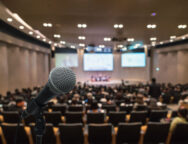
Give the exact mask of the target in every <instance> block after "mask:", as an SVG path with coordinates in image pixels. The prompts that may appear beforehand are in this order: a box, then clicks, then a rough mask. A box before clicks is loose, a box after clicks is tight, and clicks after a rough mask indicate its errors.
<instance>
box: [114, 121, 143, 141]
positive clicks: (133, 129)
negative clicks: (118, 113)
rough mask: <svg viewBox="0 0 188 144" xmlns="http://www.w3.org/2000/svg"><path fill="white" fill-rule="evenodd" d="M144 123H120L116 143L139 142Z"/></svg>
mask: <svg viewBox="0 0 188 144" xmlns="http://www.w3.org/2000/svg"><path fill="white" fill-rule="evenodd" d="M141 125H142V123H140V122H138V123H119V125H118V131H117V136H116V144H124V143H131V144H133V143H134V144H137V143H138V141H139V139H140V131H141Z"/></svg>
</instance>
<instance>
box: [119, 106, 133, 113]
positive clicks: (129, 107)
mask: <svg viewBox="0 0 188 144" xmlns="http://www.w3.org/2000/svg"><path fill="white" fill-rule="evenodd" d="M119 110H120V111H126V112H127V113H131V111H132V110H133V105H125V106H120V107H119Z"/></svg>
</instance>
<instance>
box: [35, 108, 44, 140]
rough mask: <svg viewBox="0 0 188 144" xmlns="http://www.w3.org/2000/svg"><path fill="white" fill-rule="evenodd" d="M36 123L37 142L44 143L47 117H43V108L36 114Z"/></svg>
mask: <svg viewBox="0 0 188 144" xmlns="http://www.w3.org/2000/svg"><path fill="white" fill-rule="evenodd" d="M35 118H36V124H35V134H36V144H42V138H43V135H44V134H45V130H46V128H45V124H46V122H45V119H44V117H43V110H42V108H40V110H39V111H38V112H37V113H36V114H35Z"/></svg>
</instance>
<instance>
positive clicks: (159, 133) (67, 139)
mask: <svg viewBox="0 0 188 144" xmlns="http://www.w3.org/2000/svg"><path fill="white" fill-rule="evenodd" d="M16 127H17V125H16V124H2V125H1V128H2V131H3V137H4V138H5V141H6V143H7V144H13V143H14V142H15V136H16V131H17V132H18V134H17V139H16V142H17V144H29V143H30V144H31V143H32V142H34V143H35V136H36V135H35V131H34V125H30V126H29V127H30V130H31V135H32V139H31V140H29V137H28V135H29V134H28V133H27V132H26V131H25V129H24V126H23V125H20V127H19V129H18V130H17V128H16ZM27 128H28V127H27ZM54 129H55V128H54V127H53V125H51V124H46V133H45V135H44V137H43V143H44V144H55V143H57V144H58V143H60V141H61V143H63V144H83V143H88V142H89V143H90V144H111V143H116V144H124V143H138V142H139V143H144V144H155V143H156V144H158V143H165V142H167V141H168V140H169V124H167V123H155V122H149V123H148V125H147V130H144V129H143V127H142V124H141V123H120V124H119V125H118V127H117V128H114V127H113V126H112V125H111V124H89V125H86V126H85V127H84V128H83V124H81V123H79V124H59V125H58V127H57V128H56V132H55V133H54ZM182 131H183V133H182ZM187 134H188V124H179V125H177V127H176V129H175V131H174V133H173V134H172V138H171V144H187V143H188V137H187ZM143 136H144V137H143ZM0 143H2V142H0Z"/></svg>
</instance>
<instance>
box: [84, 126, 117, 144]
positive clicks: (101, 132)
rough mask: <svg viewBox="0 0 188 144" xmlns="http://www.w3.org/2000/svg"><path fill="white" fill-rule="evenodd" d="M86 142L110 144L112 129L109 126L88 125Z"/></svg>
mask: <svg viewBox="0 0 188 144" xmlns="http://www.w3.org/2000/svg"><path fill="white" fill-rule="evenodd" d="M87 129H88V141H89V143H90V144H111V143H112V134H113V127H112V125H111V124H89V125H88V128H87Z"/></svg>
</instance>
